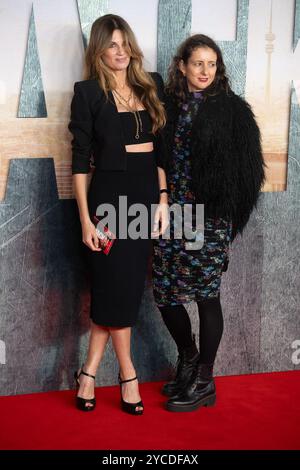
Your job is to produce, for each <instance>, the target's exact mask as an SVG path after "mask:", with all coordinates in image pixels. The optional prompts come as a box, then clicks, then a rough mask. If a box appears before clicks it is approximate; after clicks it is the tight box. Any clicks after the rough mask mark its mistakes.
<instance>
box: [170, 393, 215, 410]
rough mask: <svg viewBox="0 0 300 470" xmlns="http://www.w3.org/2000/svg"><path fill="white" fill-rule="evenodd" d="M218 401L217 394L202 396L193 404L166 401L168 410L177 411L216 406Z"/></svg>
mask: <svg viewBox="0 0 300 470" xmlns="http://www.w3.org/2000/svg"><path fill="white" fill-rule="evenodd" d="M215 403H216V395H211V396H209V397H206V398H202V399H201V400H199V401H197V402H196V403H193V404H192V405H174V404H173V403H168V402H167V403H166V409H167V410H168V411H175V412H177V413H179V412H181V411H196V410H198V408H200V407H201V406H207V407H208V406H214V404H215Z"/></svg>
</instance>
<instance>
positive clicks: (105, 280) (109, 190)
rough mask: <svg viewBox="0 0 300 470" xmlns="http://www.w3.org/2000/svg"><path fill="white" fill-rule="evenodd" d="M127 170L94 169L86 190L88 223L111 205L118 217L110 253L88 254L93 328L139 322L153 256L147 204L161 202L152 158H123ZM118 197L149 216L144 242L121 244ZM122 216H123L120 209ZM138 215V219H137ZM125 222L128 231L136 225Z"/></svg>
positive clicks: (150, 154) (138, 155)
mask: <svg viewBox="0 0 300 470" xmlns="http://www.w3.org/2000/svg"><path fill="white" fill-rule="evenodd" d="M127 157H128V158H127V170H125V171H98V170H97V169H95V171H94V174H93V176H92V180H91V183H90V187H89V190H88V207H89V213H90V217H91V220H92V221H93V215H95V214H96V211H97V207H98V206H99V204H103V203H109V204H111V205H113V206H114V208H115V211H116V222H117V224H116V236H117V239H116V240H115V242H114V244H113V246H112V248H111V250H110V253H109V254H108V255H105V254H104V253H103V252H101V251H100V252H95V251H92V250H91V249H89V248H87V256H88V266H89V269H90V276H91V310H90V316H91V319H92V320H93V322H94V323H96V324H97V325H100V326H105V327H116V328H118V327H120V328H121V327H129V326H133V325H134V324H135V323H136V321H137V318H138V312H139V307H140V304H141V300H142V295H143V291H144V286H145V280H146V275H147V266H148V261H149V257H150V255H151V252H152V240H151V236H150V234H151V229H152V223H153V221H152V220H151V204H157V203H158V202H159V185H158V173H157V165H156V160H155V153H154V151H152V152H141V153H133V152H128V153H127ZM119 196H127V207H128V208H129V207H130V206H131V205H132V204H137V203H140V204H144V205H145V206H146V208H147V210H148V238H146V239H145V238H137V239H131V238H129V237H128V238H126V239H122V238H121V239H120V238H118V236H119V223H118V221H119V215H120V212H119V210H120V209H119ZM121 210H123V214H122V215H123V216H124V209H121ZM137 215H138V213H137ZM136 217H137V216H136V215H135V216H133V215H132V216H128V224H127V226H128V225H129V224H130V223H131V222H132V221H133V220H134V219H136Z"/></svg>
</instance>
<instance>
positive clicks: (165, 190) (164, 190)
mask: <svg viewBox="0 0 300 470" xmlns="http://www.w3.org/2000/svg"><path fill="white" fill-rule="evenodd" d="M159 192H160V194H162V193H167V194H169V191H168V189H161V190H160V191H159Z"/></svg>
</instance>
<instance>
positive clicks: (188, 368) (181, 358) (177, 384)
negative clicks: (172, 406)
mask: <svg viewBox="0 0 300 470" xmlns="http://www.w3.org/2000/svg"><path fill="white" fill-rule="evenodd" d="M198 361H199V352H198V349H197V346H196V344H195V336H193V345H192V346H189V347H188V348H185V349H182V350H180V351H179V355H178V359H177V367H176V375H175V380H173V381H172V382H168V383H166V384H165V385H164V386H163V387H162V394H163V395H166V396H167V397H173V398H174V397H177V396H178V394H180V393H181V392H182V391H183V390H184V389H185V388H186V387H187V385H188V384H189V382H190V380H191V378H192V375H193V373H194V372H195V370H196V367H197V364H198Z"/></svg>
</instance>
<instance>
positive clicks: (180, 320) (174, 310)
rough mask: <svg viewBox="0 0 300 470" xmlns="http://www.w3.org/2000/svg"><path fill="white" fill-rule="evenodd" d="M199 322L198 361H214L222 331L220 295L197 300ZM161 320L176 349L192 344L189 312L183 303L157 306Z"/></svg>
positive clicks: (207, 362)
mask: <svg viewBox="0 0 300 470" xmlns="http://www.w3.org/2000/svg"><path fill="white" fill-rule="evenodd" d="M197 305H198V312H199V322H200V335H199V338H200V349H199V351H200V361H201V362H202V363H203V364H209V363H212V362H214V360H215V358H216V355H217V350H218V347H219V344H220V341H221V338H222V333H223V326H224V323H223V315H222V307H221V303H220V296H219V297H215V298H210V299H204V300H202V301H201V302H197ZM159 310H160V312H161V314H162V317H163V320H164V322H165V324H166V326H167V328H168V330H169V332H170V334H171V335H172V337H173V339H174V341H175V343H176V345H177V348H178V350H179V351H180V350H181V349H185V348H188V347H190V346H191V345H192V344H193V338H192V327H191V321H190V317H189V314H188V313H187V311H186V309H185V308H184V306H183V305H175V306H166V307H159Z"/></svg>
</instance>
